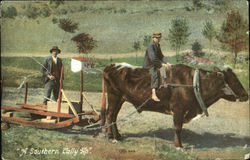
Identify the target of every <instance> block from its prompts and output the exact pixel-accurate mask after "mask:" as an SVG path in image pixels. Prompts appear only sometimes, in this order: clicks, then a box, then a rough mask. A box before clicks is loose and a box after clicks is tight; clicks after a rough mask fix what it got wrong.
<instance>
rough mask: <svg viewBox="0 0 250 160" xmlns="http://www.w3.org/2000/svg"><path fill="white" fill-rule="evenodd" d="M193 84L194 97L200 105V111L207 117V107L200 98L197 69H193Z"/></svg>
mask: <svg viewBox="0 0 250 160" xmlns="http://www.w3.org/2000/svg"><path fill="white" fill-rule="evenodd" d="M193 86H194V94H195V97H196V99H197V101H198V103H199V104H200V107H201V109H202V111H203V112H204V113H205V115H206V116H207V117H208V112H207V107H206V106H205V104H204V102H203V100H202V97H201V91H200V72H199V69H195V72H194V78H193Z"/></svg>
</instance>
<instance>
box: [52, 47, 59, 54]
mask: <svg viewBox="0 0 250 160" xmlns="http://www.w3.org/2000/svg"><path fill="white" fill-rule="evenodd" d="M53 50H56V51H57V53H58V54H59V53H61V50H60V49H59V48H58V47H57V46H53V47H52V48H51V49H50V53H52V51H53Z"/></svg>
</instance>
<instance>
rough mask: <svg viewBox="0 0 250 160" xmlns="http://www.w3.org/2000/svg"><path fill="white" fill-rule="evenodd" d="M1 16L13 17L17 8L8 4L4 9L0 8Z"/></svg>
mask: <svg viewBox="0 0 250 160" xmlns="http://www.w3.org/2000/svg"><path fill="white" fill-rule="evenodd" d="M2 16H3V17H5V18H15V17H16V16H17V10H16V8H15V7H13V6H10V7H8V8H7V10H6V11H4V10H2Z"/></svg>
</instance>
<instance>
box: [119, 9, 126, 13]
mask: <svg viewBox="0 0 250 160" xmlns="http://www.w3.org/2000/svg"><path fill="white" fill-rule="evenodd" d="M119 12H120V13H126V12H127V10H126V9H125V8H122V9H120V10H119Z"/></svg>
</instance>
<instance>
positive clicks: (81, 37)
mask: <svg viewBox="0 0 250 160" xmlns="http://www.w3.org/2000/svg"><path fill="white" fill-rule="evenodd" d="M71 40H72V41H74V42H75V44H76V47H77V49H78V51H79V54H80V53H83V54H88V53H89V52H90V51H91V50H92V49H94V48H95V47H96V46H97V45H96V41H95V40H94V39H93V38H92V37H91V36H90V35H89V34H86V33H80V34H78V35H76V36H74V37H73V38H72V39H71Z"/></svg>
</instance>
